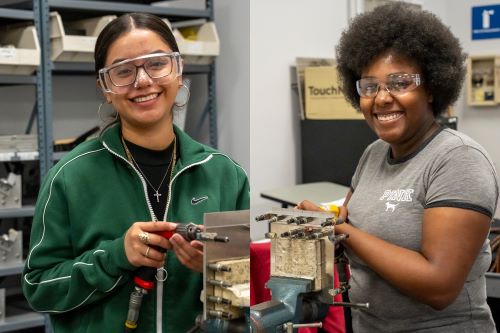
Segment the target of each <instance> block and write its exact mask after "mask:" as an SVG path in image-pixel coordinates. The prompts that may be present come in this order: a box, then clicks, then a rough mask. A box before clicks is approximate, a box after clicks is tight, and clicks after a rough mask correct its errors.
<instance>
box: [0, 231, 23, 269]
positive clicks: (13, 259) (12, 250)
mask: <svg viewBox="0 0 500 333" xmlns="http://www.w3.org/2000/svg"><path fill="white" fill-rule="evenodd" d="M22 253H23V235H22V231H18V230H15V229H12V228H11V229H9V231H8V233H7V234H3V235H1V236H0V265H8V264H15V263H18V264H22V261H23V259H22Z"/></svg>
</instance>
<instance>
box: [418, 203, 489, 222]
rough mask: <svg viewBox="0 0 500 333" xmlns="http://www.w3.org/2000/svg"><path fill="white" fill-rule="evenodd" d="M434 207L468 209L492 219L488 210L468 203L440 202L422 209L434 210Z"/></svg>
mask: <svg viewBox="0 0 500 333" xmlns="http://www.w3.org/2000/svg"><path fill="white" fill-rule="evenodd" d="M436 207H454V208H463V209H469V210H473V211H476V212H478V213H481V214H484V215H486V216H488V217H489V218H492V217H493V213H492V212H490V211H489V210H488V209H486V208H484V207H482V206H479V205H475V204H471V203H468V202H460V201H446V200H442V201H436V202H433V203H431V204H428V205H425V207H424V208H426V209H427V208H436Z"/></svg>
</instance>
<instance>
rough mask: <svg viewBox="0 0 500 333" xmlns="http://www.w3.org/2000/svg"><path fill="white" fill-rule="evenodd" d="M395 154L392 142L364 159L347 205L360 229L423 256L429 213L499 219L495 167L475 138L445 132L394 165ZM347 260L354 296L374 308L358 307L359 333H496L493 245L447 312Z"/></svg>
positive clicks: (485, 247) (350, 255) (355, 320)
mask: <svg viewBox="0 0 500 333" xmlns="http://www.w3.org/2000/svg"><path fill="white" fill-rule="evenodd" d="M389 152H390V146H389V144H387V143H386V142H384V141H382V140H377V141H375V142H374V143H372V144H371V145H370V146H369V147H368V148H367V149H366V150H365V152H364V153H363V156H362V157H361V159H360V162H359V164H358V167H357V169H356V172H355V174H354V176H353V179H352V185H351V188H352V191H353V194H352V197H351V199H350V201H349V203H348V206H347V207H348V211H349V221H350V223H351V224H352V225H353V226H355V227H357V228H359V229H361V230H364V231H366V232H368V233H370V234H372V235H374V236H376V237H378V238H381V239H383V240H385V241H387V242H390V243H392V244H395V245H398V246H401V247H404V248H407V249H411V250H414V251H419V250H420V247H421V238H422V216H423V213H424V210H425V209H426V208H431V207H458V208H464V209H471V210H474V211H478V212H480V213H483V214H486V215H488V216H489V217H492V216H493V214H494V212H495V209H496V203H497V199H498V182H497V176H496V172H495V168H494V167H493V164H492V162H491V159H490V158H489V157H488V155H487V153H486V152H485V150H484V149H483V148H482V147H481V146H480V145H479V144H477V143H476V142H474V141H473V140H472V139H471V138H469V137H467V136H466V135H464V134H462V133H459V132H457V131H453V130H450V129H440V130H438V131H437V132H436V133H435V134H434V135H433V136H432V137H431V138H429V139H428V140H427V141H426V142H424V143H423V144H422V145H421V147H419V149H418V150H417V151H416V152H414V153H412V154H411V155H409V156H406V157H405V158H403V159H400V160H394V159H392V158H391V157H390V153H389ZM457 246H460V244H458V243H457ZM347 256H348V258H349V260H350V263H351V273H352V275H351V281H350V285H351V290H350V291H349V296H350V299H351V301H353V302H369V303H370V309H368V310H365V309H352V317H353V330H354V332H370V333H371V332H415V331H421V332H440V333H441V332H481V333H489V332H495V324H494V322H493V320H492V316H491V312H490V309H489V307H488V305H487V304H486V281H485V276H484V273H485V272H486V271H487V269H488V266H489V264H490V262H491V252H490V249H489V241H488V240H486V241H485V243H484V244H483V247H482V249H481V252H480V254H479V256H478V257H477V259H476V261H475V262H474V265H473V266H472V269H471V271H470V273H469V275H468V278H467V280H466V282H465V285H464V287H463V289H462V291H461V292H460V294H459V296H458V298H457V300H456V301H455V302H454V303H452V304H451V305H450V306H448V307H447V308H445V309H444V310H441V311H437V310H434V309H433V308H432V307H430V306H428V305H425V304H423V303H420V302H418V301H416V300H414V299H412V298H410V297H409V296H407V295H404V294H402V293H401V292H399V291H398V290H397V289H396V288H394V287H393V286H391V285H390V284H389V283H387V282H386V281H384V280H383V279H382V278H380V277H379V276H378V275H377V274H376V273H375V272H373V271H372V270H371V269H370V268H369V267H368V266H367V265H366V264H365V263H364V262H363V261H362V260H361V259H359V258H358V257H356V256H355V255H354V254H353V253H352V252H351V251H349V250H347Z"/></svg>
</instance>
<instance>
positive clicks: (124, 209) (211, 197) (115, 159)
mask: <svg viewBox="0 0 500 333" xmlns="http://www.w3.org/2000/svg"><path fill="white" fill-rule="evenodd" d="M174 129H175V133H176V135H177V142H178V152H179V158H178V161H177V164H176V165H175V170H174V175H173V176H172V180H171V183H170V190H169V192H170V193H169V196H168V198H169V199H168V202H167V209H166V212H165V218H164V219H165V220H166V221H169V222H179V223H189V222H193V223H196V224H202V223H203V215H204V213H207V212H219V211H231V210H241V209H248V208H249V185H248V179H247V177H246V174H245V172H244V170H243V169H242V168H241V167H239V166H238V165H237V164H236V163H234V162H233V161H232V160H231V159H230V158H229V157H227V156H225V155H224V154H221V153H219V152H217V151H216V150H214V149H212V148H210V147H207V146H204V145H202V144H200V143H198V142H196V141H194V140H193V139H191V138H190V137H189V136H188V135H187V134H185V133H184V132H182V131H181V130H179V129H178V128H174ZM120 136H121V132H120V127H119V126H118V125H115V126H112V127H110V128H109V129H107V130H106V131H105V132H104V133H103V134H102V135H101V136H100V137H99V138H96V139H92V140H90V141H87V142H84V143H82V144H81V145H79V146H78V147H76V148H75V149H74V150H72V151H71V152H70V153H68V154H67V155H66V156H65V157H64V158H63V159H62V160H61V161H60V162H59V163H57V165H55V166H54V167H53V168H52V169H51V170H50V172H49V173H48V175H47V177H46V179H45V181H44V182H43V185H42V187H41V189H40V194H39V196H38V201H37V205H36V210H35V216H34V219H33V226H32V231H31V239H30V251H29V254H28V258H27V260H26V265H25V268H24V273H23V279H22V285H23V291H24V295H25V296H26V298H27V299H28V301H29V303H30V305H31V306H32V307H33V309H35V310H36V311H41V312H46V313H49V314H50V315H51V320H52V324H53V327H54V330H55V332H56V333H59V332H68V333H80V332H89V333H97V332H106V333H115V332H124V327H125V326H124V323H125V319H126V316H127V310H128V302H129V297H130V293H131V292H132V290H133V288H134V283H133V272H134V270H135V267H134V266H132V265H131V264H130V263H129V262H128V260H127V257H126V255H125V250H124V245H123V241H124V236H125V232H126V231H127V229H128V228H129V227H130V226H131V225H132V224H133V223H134V222H137V221H151V220H152V219H153V211H152V208H151V205H150V203H149V199H148V197H147V195H146V184H145V182H144V181H143V180H141V177H140V176H139V173H138V171H137V170H136V169H134V167H133V166H132V164H131V163H129V162H128V161H127V158H126V155H125V151H124V149H123V146H122V143H121V139H120ZM165 268H166V270H167V271H168V278H167V279H166V281H165V282H157V283H156V286H155V288H154V289H153V290H152V291H151V293H150V294H148V295H146V296H145V297H144V299H143V303H142V307H141V313H140V318H139V321H138V328H137V329H136V332H137V333H141V332H148V333H149V332H150V333H153V332H165V333H185V332H187V331H188V330H189V329H190V328H191V327H192V326H194V324H195V317H196V316H197V315H198V314H199V313H201V311H202V303H201V302H200V300H199V299H200V291H201V289H202V274H200V273H196V272H193V271H191V270H189V269H188V268H186V267H185V266H183V265H182V264H181V263H180V262H179V261H178V260H177V258H176V256H175V253H174V252H171V251H168V252H167V259H166V264H165Z"/></svg>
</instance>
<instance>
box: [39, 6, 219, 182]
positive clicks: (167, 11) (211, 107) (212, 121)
mask: <svg viewBox="0 0 500 333" xmlns="http://www.w3.org/2000/svg"><path fill="white" fill-rule="evenodd" d="M54 10H57V11H60V12H61V13H69V14H72V13H73V14H74V13H78V15H79V16H85V15H87V16H90V15H92V16H97V15H103V14H116V15H120V14H123V13H127V12H149V13H153V14H156V15H159V16H162V17H167V18H169V19H170V20H173V21H175V20H180V19H193V18H206V19H209V20H213V4H212V0H206V9H205V10H194V9H181V8H170V7H159V6H151V5H149V4H135V3H128V2H123V1H122V2H120V1H88V0H38V1H36V0H34V2H33V12H34V20H35V25H36V26H37V30H38V34H39V40H40V47H41V54H42V56H41V57H42V59H41V69H40V71H39V78H38V80H37V86H38V89H37V103H38V133H39V151H40V174H41V176H42V177H43V176H45V175H46V173H47V172H48V170H49V169H50V167H51V166H52V164H53V162H54V160H56V159H57V157H54V154H53V147H52V142H53V135H52V114H53V105H52V93H53V92H52V75H54V74H55V75H74V74H76V75H78V74H93V73H94V64H93V63H69V62H53V61H51V59H50V20H49V13H50V11H54ZM185 74H205V75H207V76H208V87H207V89H208V101H207V104H206V106H205V109H204V111H203V114H202V116H201V117H202V120H203V119H204V118H206V117H207V116H208V127H209V134H210V145H211V146H213V147H217V115H216V102H215V98H216V90H215V87H216V85H215V64H211V65H187V66H186V67H185Z"/></svg>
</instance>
